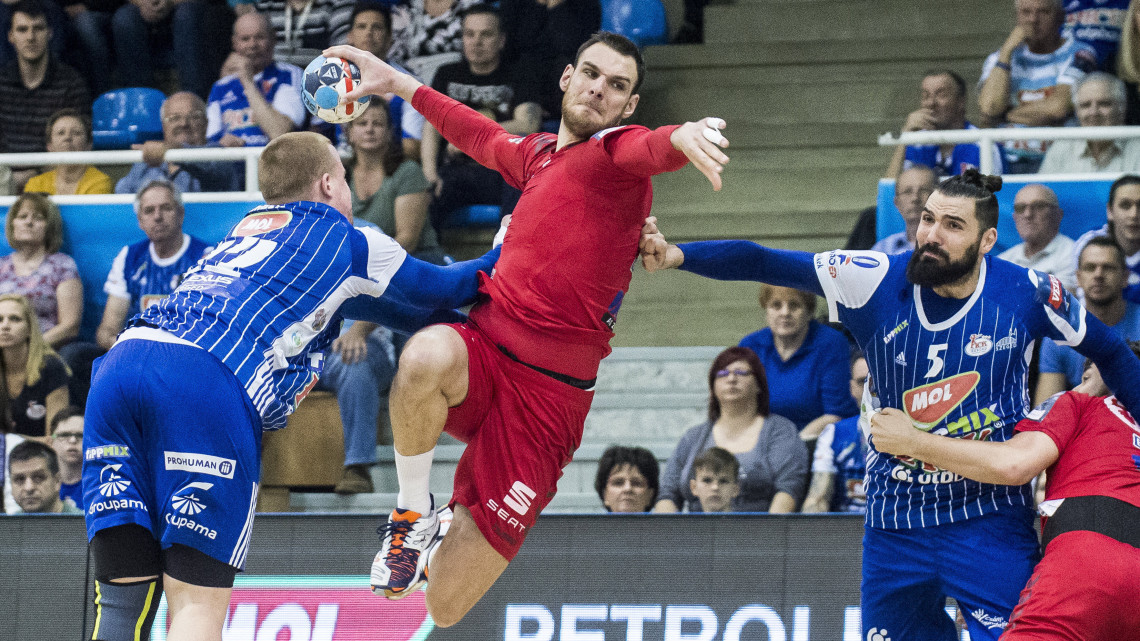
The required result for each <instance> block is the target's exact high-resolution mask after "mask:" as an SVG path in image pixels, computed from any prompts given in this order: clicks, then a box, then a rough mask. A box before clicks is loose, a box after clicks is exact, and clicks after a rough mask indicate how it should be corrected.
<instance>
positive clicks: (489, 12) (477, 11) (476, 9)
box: [460, 2, 503, 31]
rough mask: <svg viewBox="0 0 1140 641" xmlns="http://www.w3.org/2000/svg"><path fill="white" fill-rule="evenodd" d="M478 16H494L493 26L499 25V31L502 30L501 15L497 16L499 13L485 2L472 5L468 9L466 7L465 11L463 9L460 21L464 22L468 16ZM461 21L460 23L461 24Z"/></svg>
mask: <svg viewBox="0 0 1140 641" xmlns="http://www.w3.org/2000/svg"><path fill="white" fill-rule="evenodd" d="M478 15H486V16H495V24H497V25H499V31H502V30H503V17H502V16H501V15H499V12H498V11H496V10H495V8H494V7H492V6H491V5H489V4H487V3H485V2H480V3H479V4H473V5H471V6H470V7H468V8H467V9H465V10H464V11H463V18H462V20H466V19H467V17H468V16H478ZM462 20H461V21H460V22H462Z"/></svg>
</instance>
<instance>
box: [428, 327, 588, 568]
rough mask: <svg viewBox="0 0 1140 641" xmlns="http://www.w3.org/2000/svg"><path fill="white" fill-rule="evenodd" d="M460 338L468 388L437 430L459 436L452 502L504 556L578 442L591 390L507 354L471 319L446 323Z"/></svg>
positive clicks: (553, 487) (511, 553) (509, 555)
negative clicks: (463, 446) (462, 445)
mask: <svg viewBox="0 0 1140 641" xmlns="http://www.w3.org/2000/svg"><path fill="white" fill-rule="evenodd" d="M449 327H451V328H453V329H454V330H455V331H457V332H459V335H460V336H461V337H463V340H464V342H465V343H466V344H467V358H468V361H469V365H468V368H467V376H468V387H467V398H466V399H465V400H464V401H463V403H461V404H459V405H458V406H456V407H453V408H451V409H450V410H449V411H448V414H447V425H446V426H445V428H444V429H445V431H446V432H447V433H448V434H451V435H452V436H454V437H455V438H457V439H459V440H461V441H463V442H464V443H467V449H466V450H465V451H464V452H463V456H462V457H461V458H460V459H459V466H458V468H457V469H456V471H455V490H454V494H452V503H459V504H460V505H463V506H465V507H466V508H467V509H469V510H471V515H472V516H473V517H475V523H476V524H477V525H478V526H479V531H480V532H482V533H483V536H484V537H486V539H487V541H488V542H489V543H490V544H491V547H493V548H495V550H496V551H497V552H498V553H499V554H502V555H503V557H505V558H506V559H507V560H508V561H509V560H511V559H513V558H514V557H515V555H516V554H518V551H519V547H520V546H521V545H522V542H523V539H525V538H526V535H527V533H528V532H529V531H530V528H531V526H532V525H534V522H535V519H536V518H537V517H538V513H539V512H541V511H542V508H544V507H546V504H547V503H549V502H550V499H552V498H554V493H555V492H556V491H557V487H558V479H559V478H560V477H561V476H562V468H564V467H566V465H567V464H569V463H570V460H571V459H572V458H573V456H574V451H575V450H577V449H578V445H579V444H580V443H581V442H582V429H583V427H584V425H585V422H586V414H587V413H588V412H589V411H590V403H591V402H592V401H593V400H594V393H593V392H592V391H585V390H581V389H578V388H576V387H573V386H571V385H567V384H566V383H562V382H559V381H556V380H554V379H553V378H550V377H549V376H547V375H545V374H542V373H539V372H536V371H535V370H533V369H531V368H529V367H527V366H526V365H523V364H522V363H519V362H517V361H514V360H512V359H510V358H509V357H507V356H506V355H505V354H503V353H502V352H500V351H499V349H498V347H497V346H496V345H495V344H494V343H493V342H492V341H491V340H490V339H489V338H487V336H486V335H485V334H483V332H481V331H480V330H479V329H478V327H476V326H475V325H472V324H469V323H464V324H453V325H449Z"/></svg>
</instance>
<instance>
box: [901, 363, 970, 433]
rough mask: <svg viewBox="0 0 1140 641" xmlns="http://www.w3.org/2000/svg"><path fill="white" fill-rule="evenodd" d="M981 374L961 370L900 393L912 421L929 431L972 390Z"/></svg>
mask: <svg viewBox="0 0 1140 641" xmlns="http://www.w3.org/2000/svg"><path fill="white" fill-rule="evenodd" d="M981 378H982V375H981V374H979V373H977V372H962V373H961V374H955V375H954V376H951V377H950V378H944V379H942V380H940V381H935V382H933V383H927V384H926V385H922V386H920V387H915V388H913V389H909V390H907V391H906V392H904V393H903V410H904V411H905V412H906V413H907V416H909V417H910V420H911V422H913V423H915V425H917V426H918V427H921V428H922V429H924V430H927V431H929V430H930V428H932V427H934V426H935V425H937V424H938V422H939V421H941V420H942V419H944V418H946V415H947V414H949V413H950V412H951V411H953V410H954V408H955V407H958V405H959V404H961V402H962V400H963V399H965V398H966V396H968V395H969V394H970V392H973V391H974V388H975V387H977V385H978V381H979V380H981Z"/></svg>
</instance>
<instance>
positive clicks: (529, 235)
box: [412, 87, 688, 379]
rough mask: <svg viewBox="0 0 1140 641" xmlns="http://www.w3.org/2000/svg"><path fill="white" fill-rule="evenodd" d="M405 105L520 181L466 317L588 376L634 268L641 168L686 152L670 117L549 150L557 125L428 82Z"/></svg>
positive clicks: (646, 181)
mask: <svg viewBox="0 0 1140 641" xmlns="http://www.w3.org/2000/svg"><path fill="white" fill-rule="evenodd" d="M412 106H413V107H414V108H415V109H416V110H417V111H419V112H420V113H421V114H423V115H424V116H425V117H426V118H427V119H428V120H429V121H430V122H432V123H438V125H437V128H438V129H439V131H440V133H441V134H443V136H444V137H445V138H446V139H448V140H450V141H451V142H452V143H453V144H455V145H456V146H457V147H459V148H460V149H461V150H463V151H464V152H465V153H467V154H468V155H470V156H471V157H472V158H474V159H475V160H476V161H478V162H479V163H480V164H482V165H484V166H486V167H490V168H491V169H494V170H496V171H498V172H499V173H501V174H502V175H503V177H504V178H505V179H506V181H507V183H509V184H511V185H512V186H514V187H517V188H519V189H521V190H522V191H523V193H522V197H521V198H520V199H519V202H518V205H516V206H515V210H514V216H513V217H512V219H511V225H510V228H509V229H508V230H507V235H506V238H505V240H504V242H503V252H502V255H501V256H500V258H499V262H498V263H497V264H496V266H495V272H494V276H493V277H492V278H482V279H481V286H480V291H481V292H482V293H484V294H486V295H487V298H486V299H485V300H484V301H483V302H481V303H480V304H479V305H478V306H477V307H476V308H475V309H474V310H472V312H471V318H472V320H473V321H474V322H475V323H477V324H478V325H479V327H480V328H481V329H482V330H483V331H484V332H485V333H486V334H487V335H488V337H490V338H491V339H492V340H493V341H495V342H496V343H498V344H499V345H501V346H503V347H505V348H506V349H507V350H509V351H510V352H511V353H513V354H514V355H515V356H517V357H518V358H519V359H520V360H522V361H523V362H525V363H529V364H531V365H537V366H539V367H543V368H546V369H549V370H553V371H555V372H559V373H562V374H566V375H568V376H572V377H575V378H579V379H592V378H594V377H595V376H596V375H597V371H598V364H599V363H600V362H601V360H602V359H603V358H605V356H606V355H607V354H609V353H610V346H609V341H610V338H611V337H612V336H613V325H614V323H615V321H616V316H617V311H618V308H619V307H620V306H621V302H622V297H623V296H624V295H625V292H626V291H628V289H629V282H630V279H631V278H632V275H633V274H632V267H633V264H634V261H635V260H636V259H637V255H638V242H639V240H640V238H641V228H642V225H643V224H644V222H645V218H646V216H648V215H649V210H650V206H651V205H652V202H653V186H652V183H651V181H650V177H651V176H653V175H655V174H659V173H663V172H666V171H675V170H677V169H680V168H681V167H683V166H684V165H685V164H686V163H687V162H688V159H687V158H686V157H685V155H684V154H683V153H682V152H680V151H677V150H675V149H673V145H672V143H671V142H670V141H669V136H670V135H671V134H672V133H673V130H674V129H676V128H677V127H676V126H669V127H661V128H659V129H655V130H649V129H646V128H645V127H640V126H625V127H615V128H612V129H607V130H604V131H601V132H598V133H596V134H594V135H593V136H591V137H590V138H589V139H587V140H584V141H582V142H579V143H576V144H573V145H568V146H566V147H564V148H563V149H561V150H558V151H555V146H556V144H557V136H555V135H553V134H547V133H539V134H532V135H530V136H526V137H522V136H514V135H512V134H509V133H507V132H505V131H503V129H502V128H501V127H499V125H497V124H496V123H494V122H492V121H490V120H488V119H486V118H484V117H483V116H481V115H479V114H478V113H477V112H475V111H473V110H471V109H469V108H467V107H465V106H464V105H462V104H461V103H458V102H456V101H454V100H452V99H450V98H448V97H447V96H444V95H442V94H440V93H438V92H435V91H433V90H431V89H430V88H428V87H421V88H420V89H418V90H417V91H416V93H415V96H414V97H413V99H412Z"/></svg>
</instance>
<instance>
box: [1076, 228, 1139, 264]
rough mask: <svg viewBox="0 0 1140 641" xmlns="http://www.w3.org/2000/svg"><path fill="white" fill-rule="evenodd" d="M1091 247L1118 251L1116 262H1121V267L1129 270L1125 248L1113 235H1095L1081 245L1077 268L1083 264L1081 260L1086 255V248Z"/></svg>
mask: <svg viewBox="0 0 1140 641" xmlns="http://www.w3.org/2000/svg"><path fill="white" fill-rule="evenodd" d="M1089 247H1106V248H1108V249H1111V250H1113V251H1115V252H1116V262H1117V263H1119V265H1120V268H1121V269H1123V270H1124V271H1125V272H1127V271H1128V261H1127V260H1126V259H1125V257H1124V248H1123V247H1121V246H1120V243H1118V242H1116V239H1115V238H1113V237H1112V236H1093V237H1092V238H1090V239H1089V241H1088V242H1087V243H1085V246H1084V247H1081V251H1080V253H1079V254H1077V268H1078V269H1079V268H1080V266H1081V260H1082V259H1084V257H1085V250H1086V249H1088V248H1089Z"/></svg>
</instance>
